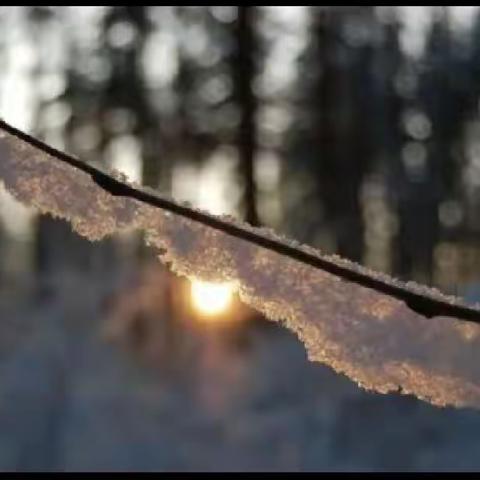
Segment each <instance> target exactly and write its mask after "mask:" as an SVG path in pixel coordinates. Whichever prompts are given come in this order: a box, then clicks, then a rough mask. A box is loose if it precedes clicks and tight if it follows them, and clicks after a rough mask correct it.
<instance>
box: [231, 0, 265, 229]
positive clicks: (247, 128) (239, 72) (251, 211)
mask: <svg viewBox="0 0 480 480" xmlns="http://www.w3.org/2000/svg"><path fill="white" fill-rule="evenodd" d="M254 16H255V10H254V7H250V6H240V7H238V19H237V48H238V51H237V58H236V62H235V65H234V68H235V72H234V78H235V81H236V87H237V95H238V102H239V104H240V108H241V112H242V116H241V120H240V126H239V133H238V151H239V155H240V172H241V175H242V177H243V181H244V186H245V193H244V197H243V206H244V211H245V219H246V221H247V222H249V223H250V224H252V225H258V224H259V219H258V212H257V202H256V197H257V193H256V186H255V172H254V156H255V150H256V128H255V112H256V107H257V105H256V103H257V102H256V98H255V95H254V93H253V90H252V80H253V77H254V74H255V67H254V59H253V50H254V46H253V43H254V41H253V21H254Z"/></svg>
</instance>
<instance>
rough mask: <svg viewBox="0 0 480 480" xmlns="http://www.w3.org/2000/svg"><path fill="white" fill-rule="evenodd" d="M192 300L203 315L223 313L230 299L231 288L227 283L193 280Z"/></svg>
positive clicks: (231, 294)
mask: <svg viewBox="0 0 480 480" xmlns="http://www.w3.org/2000/svg"><path fill="white" fill-rule="evenodd" d="M191 294H192V301H193V304H194V306H195V308H196V309H197V310H198V311H199V312H200V313H202V314H204V315H209V316H210V315H211V316H213V315H219V314H221V313H224V312H225V311H226V310H227V309H228V307H229V306H230V303H231V301H232V296H233V288H232V285H230V284H229V283H211V282H202V281H200V280H193V281H192V285H191Z"/></svg>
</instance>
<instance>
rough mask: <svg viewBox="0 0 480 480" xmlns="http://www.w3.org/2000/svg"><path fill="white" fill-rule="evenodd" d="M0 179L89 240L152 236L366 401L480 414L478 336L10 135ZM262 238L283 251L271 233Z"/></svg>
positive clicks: (166, 258) (169, 259) (180, 265)
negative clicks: (386, 396) (114, 189)
mask: <svg viewBox="0 0 480 480" xmlns="http://www.w3.org/2000/svg"><path fill="white" fill-rule="evenodd" d="M115 175H117V174H115ZM116 178H117V179H121V178H122V177H119V176H117V177H116ZM0 179H1V180H2V181H3V183H4V185H5V187H6V188H7V190H8V191H9V192H10V193H11V194H12V195H14V196H15V197H16V198H17V199H18V200H20V201H22V202H24V203H26V204H28V205H31V206H33V207H35V208H37V209H38V210H39V211H40V212H42V213H49V214H51V215H54V216H56V217H60V218H63V219H65V220H67V221H69V222H70V223H71V224H72V227H73V229H74V230H75V231H76V232H78V233H79V234H80V235H83V236H84V237H87V238H88V239H90V240H100V239H102V238H104V237H105V236H106V235H111V234H113V233H114V232H117V231H120V230H126V229H141V230H143V231H144V232H145V234H146V240H147V242H148V244H149V245H151V246H152V247H154V248H157V249H159V250H160V251H161V252H162V253H161V254H160V259H161V260H162V261H163V262H166V263H167V264H168V265H169V266H170V267H171V268H172V270H173V271H174V272H176V273H177V274H180V275H185V276H188V277H198V278H201V279H203V280H210V281H220V280H221V281H229V282H231V283H233V284H234V285H236V288H237V290H238V292H239V295H240V298H241V299H242V300H243V301H244V302H245V303H247V304H249V305H251V306H252V307H253V308H255V309H256V310H258V311H260V312H262V313H263V314H264V315H265V316H266V317H267V318H269V319H271V320H275V321H282V323H283V324H285V325H286V326H287V327H288V328H289V329H291V330H293V331H294V332H295V333H296V334H297V335H298V337H299V338H300V340H301V341H302V342H303V343H304V344H305V346H306V349H307V351H308V356H309V358H310V360H312V361H319V362H322V363H325V364H327V365H330V366H331V367H332V368H334V369H335V370H336V371H337V372H341V373H344V374H346V375H347V376H348V377H350V378H351V379H352V380H354V381H356V382H357V383H358V384H359V385H361V386H362V387H364V388H366V389H369V390H375V391H377V392H381V393H387V392H391V391H401V392H402V393H410V394H414V395H416V396H417V397H418V398H421V399H423V400H427V401H429V402H431V403H433V404H436V405H456V406H470V407H480V325H477V324H474V323H471V322H467V321H464V320H459V319H452V318H451V317H444V316H435V317H434V318H426V317H425V316H423V315H422V314H421V313H417V312H416V311H414V310H412V309H411V308H409V307H408V306H407V304H406V303H405V302H404V301H402V300H400V299H398V298H395V297H393V296H391V295H388V294H386V293H384V292H383V293H382V292H381V291H378V290H376V289H374V288H367V287H365V286H362V285H359V284H358V283H355V282H352V281H347V280H345V279H342V278H340V277H339V276H336V275H334V274H332V273H328V272H327V271H324V270H321V269H318V268H315V267H314V266H311V265H308V264H305V263H303V262H301V261H298V260H295V259H292V258H289V257H288V256H285V255H282V254H281V253H277V252H275V251H272V250H270V249H267V248H264V247H260V246H258V245H255V244H252V243H251V242H249V241H247V240H243V239H240V238H236V237H235V236H232V235H229V234H227V233H225V232H223V231H221V230H218V229H214V228H212V227H210V226H207V225H203V224H202V223H199V222H196V221H194V220H191V219H188V218H184V217H182V216H179V215H177V214H174V213H173V214H172V213H171V212H166V211H164V210H162V209H161V208H157V207H154V206H152V205H149V204H148V203H145V202H142V201H140V200H137V199H134V198H130V197H126V196H121V195H112V194H110V193H109V192H108V191H107V190H106V189H104V188H102V187H101V186H100V185H99V184H98V183H96V182H95V181H94V180H93V179H92V177H91V175H89V174H88V173H85V172H84V171H81V170H80V169H78V168H76V167H75V166H72V165H69V164H67V163H65V162H62V161H58V159H57V158H54V155H53V154H52V155H51V154H49V153H47V152H46V151H44V150H42V149H40V148H38V147H37V146H34V145H32V144H31V143H30V142H28V141H26V140H25V139H22V138H19V137H18V136H17V135H14V134H12V133H11V132H9V131H7V130H3V129H0ZM225 221H226V222H230V223H232V224H234V221H233V220H230V219H225ZM236 225H237V226H240V227H242V228H244V229H245V230H249V231H257V230H256V229H254V228H253V227H251V226H248V225H243V224H239V223H237V224H236ZM258 233H259V235H263V236H264V237H265V238H276V239H277V240H278V239H279V237H277V236H276V235H275V234H274V233H273V232H270V231H263V232H258ZM280 240H281V241H284V242H288V241H287V240H283V239H280ZM292 245H295V246H296V245H298V244H296V243H293V244H292ZM299 248H300V249H301V250H302V251H304V252H307V253H310V254H312V255H315V256H317V257H318V258H322V259H325V260H328V261H329V262H334V263H335V264H337V265H340V266H342V265H343V266H345V267H348V268H349V269H352V270H353V271H358V272H361V273H362V274H364V275H368V276H371V278H372V279H379V280H381V281H383V282H385V283H386V284H388V285H401V286H402V288H405V289H406V290H409V291H413V292H417V293H419V294H421V295H424V296H425V297H429V298H432V299H435V300H438V301H441V302H445V304H452V305H455V304H458V300H456V299H454V298H450V297H445V296H442V295H441V294H440V293H439V292H437V291H435V290H433V289H428V288H427V287H423V286H418V285H415V284H412V285H403V284H400V283H399V282H397V281H395V280H394V279H391V278H389V277H387V276H385V275H382V274H378V273H375V272H370V271H368V270H366V269H363V267H360V266H358V265H355V264H352V263H351V262H348V261H346V260H343V259H340V258H338V257H323V256H322V255H321V254H320V253H319V252H318V251H316V250H314V249H312V248H311V247H306V246H302V247H299Z"/></svg>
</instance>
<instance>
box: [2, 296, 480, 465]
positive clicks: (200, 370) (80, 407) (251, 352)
mask: <svg viewBox="0 0 480 480" xmlns="http://www.w3.org/2000/svg"><path fill="white" fill-rule="evenodd" d="M87 290H88V289H87ZM93 290H94V289H92V291H93ZM81 293H82V295H77V297H74V300H72V298H69V299H68V301H64V300H59V299H58V298H57V299H55V298H54V297H53V298H51V299H50V300H44V301H43V302H42V303H40V304H35V305H33V304H32V305H25V304H23V305H22V304H21V302H13V301H7V302H3V303H1V305H2V306H1V307H0V313H1V319H2V323H1V325H0V328H1V329H2V330H1V331H2V335H0V352H1V353H0V379H1V380H0V469H1V470H202V471H216V470H307V471H308V470H431V469H435V470H439V469H442V470H443V469H448V470H471V469H479V468H480V443H479V442H478V441H477V435H478V433H477V432H478V431H479V429H480V413H477V412H474V411H465V410H464V411H460V410H454V409H439V408H435V407H431V406H429V405H427V404H425V403H422V402H420V401H417V400H415V399H413V398H410V397H401V396H396V395H388V396H383V395H376V394H369V393H366V392H364V391H361V390H360V389H358V388H357V387H356V386H355V385H354V384H353V383H351V382H350V381H349V380H347V379H346V378H343V377H342V376H339V375H336V374H334V373H333V372H332V371H331V370H330V369H328V368H325V367H322V366H321V365H317V364H312V363H309V362H308V361H307V359H306V356H305V351H304V348H303V346H302V345H301V344H300V343H299V342H298V341H297V340H296V338H295V337H294V336H293V335H291V334H290V333H288V332H287V331H286V330H284V329H282V328H280V327H277V326H275V325H273V324H271V323H270V322H266V321H265V322H263V321H260V322H257V323H254V324H253V325H252V326H251V327H250V328H249V329H248V330H247V331H246V333H244V335H243V337H242V340H241V341H237V342H232V341H231V339H230V340H229V341H227V340H225V338H223V337H222V336H218V335H217V336H215V335H210V336H206V337H203V338H202V339H201V342H200V341H199V345H200V347H199V348H197V349H196V350H195V353H194V354H192V356H191V357H189V358H188V361H185V362H183V363H181V367H179V368H177V369H176V370H174V371H171V370H169V369H168V368H162V366H159V368H153V367H152V366H151V365H150V366H146V364H145V363H143V362H142V361H140V360H138V359H137V358H136V357H135V355H133V354H132V353H131V352H128V351H127V350H125V349H124V348H122V347H120V346H119V345H117V344H115V343H112V342H108V341H106V340H105V338H104V336H103V335H102V325H103V323H102V318H101V315H100V314H99V311H101V308H100V304H101V301H102V300H101V298H97V297H96V296H95V295H91V296H90V297H89V296H88V294H87V293H88V292H87V291H86V290H85V289H84V290H83V291H82V292H81ZM75 298H76V300H75ZM163 367H164V366H163Z"/></svg>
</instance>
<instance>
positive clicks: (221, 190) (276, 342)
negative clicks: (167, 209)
mask: <svg viewBox="0 0 480 480" xmlns="http://www.w3.org/2000/svg"><path fill="white" fill-rule="evenodd" d="M0 65H2V68H1V70H0V115H1V116H2V117H3V118H4V119H5V120H6V121H7V122H9V123H11V124H13V125H14V126H16V127H18V128H20V129H22V130H25V131H27V132H29V133H31V134H33V135H35V136H38V137H39V138H42V139H43V140H45V141H46V142H47V143H49V144H51V145H53V146H55V147H57V148H60V149H62V150H66V151H68V152H70V153H73V154H76V155H77V156H79V157H81V158H82V159H84V160H86V161H92V162H101V163H103V164H106V165H109V166H111V167H113V168H116V169H118V170H121V171H122V172H124V173H125V174H127V176H128V177H129V178H130V179H131V180H133V181H138V182H141V183H143V184H146V185H149V186H152V187H155V188H158V189H159V190H160V191H161V192H163V193H166V194H170V195H171V196H173V197H174V198H176V199H178V200H184V201H188V202H190V203H191V204H192V205H194V206H196V207H201V208H204V209H206V210H208V211H210V212H212V213H215V214H221V213H225V214H231V215H234V216H236V217H238V218H242V219H245V220H247V221H248V222H250V223H252V224H254V225H264V226H268V227H273V228H275V229H276V230H278V231H279V232H281V233H285V234H287V235H289V236H291V237H293V238H296V239H297V240H299V241H301V242H304V243H308V244H310V245H313V246H316V247H318V248H320V249H321V250H322V251H324V252H328V253H339V254H340V255H342V256H345V257H348V258H349V259H352V260H355V261H359V262H361V263H363V264H364V265H367V266H370V267H372V268H374V269H377V270H381V271H384V272H387V273H391V274H394V275H395V276H398V277H400V278H402V279H405V280H417V281H420V282H424V283H427V284H429V285H434V286H437V287H439V288H441V289H442V290H443V291H445V292H448V293H456V294H458V295H461V296H463V297H464V298H465V299H466V300H467V301H478V300H480V216H479V215H478V209H479V206H480V116H479V108H480V103H479V100H480V9H478V8H477V7H373V6H372V7H365V6H362V7H247V6H241V7H233V6H221V7H220V6H219V7H206V6H201V7H182V6H178V7H150V6H149V7H143V6H134V7H123V6H122V7H120V6H111V7H73V6H72V7H40V6H38V7H0ZM0 312H1V315H2V323H3V325H2V327H1V331H2V335H1V339H0V344H1V345H0V359H1V362H0V370H1V371H2V372H3V373H2V374H1V375H2V376H0V378H2V380H1V381H0V384H2V385H1V388H0V395H1V396H2V397H3V398H4V401H3V403H2V402H0V404H2V406H0V445H1V449H0V450H1V451H0V468H6V469H9V468H16V469H35V468H40V469H63V468H72V469H89V468H101V469H204V470H218V469H235V470H238V469H267V470H270V469H273V470H275V469H289V470H312V469H313V470H314V469H333V470H338V469H341V470H345V469H442V468H443V469H445V468H446V469H471V468H479V467H480V455H479V454H480V446H478V445H476V443H478V442H475V438H476V432H477V431H478V428H479V427H480V417H479V416H478V414H476V413H475V412H465V411H461V412H457V411H453V410H450V409H446V410H440V409H436V408H433V407H430V406H428V405H425V404H423V403H421V402H418V401H416V400H414V399H412V398H405V397H401V398H400V397H397V396H378V395H373V394H368V393H366V392H363V391H360V390H359V389H358V388H356V386H355V385H353V384H352V383H350V382H348V381H347V380H345V379H344V378H341V377H339V376H336V375H334V374H333V373H332V372H331V371H330V370H329V369H327V368H325V367H322V366H319V365H312V364H309V363H308V362H307V360H306V358H305V353H304V350H303V347H302V346H301V345H300V344H299V343H298V342H297V340H296V339H295V338H294V337H293V336H292V335H290V334H289V333H288V332H285V331H283V330H282V329H280V328H278V327H277V326H275V325H273V324H271V323H269V322H266V321H265V320H263V319H262V318H260V317H259V316H258V315H256V314H254V312H251V311H249V310H248V309H246V308H245V307H242V306H241V305H239V304H238V302H235V303H234V304H232V306H231V307H230V310H229V311H227V312H226V313H225V314H224V318H223V319H222V321H218V322H216V321H207V322H203V321H202V320H201V319H200V318H199V314H198V312H196V311H195V309H194V306H192V305H191V299H190V297H189V293H188V285H187V282H186V281H184V280H179V279H176V278H174V277H173V276H172V275H170V274H168V273H167V272H166V271H164V269H163V268H162V267H161V266H160V265H159V264H158V262H156V261H155V260H154V252H149V251H147V250H146V249H145V248H144V247H142V242H141V239H140V238H138V236H137V235H135V234H125V235H121V236H118V237H115V238H113V239H109V240H107V241H105V242H102V243H99V244H90V243H88V242H86V241H85V240H82V239H81V238H79V237H78V236H76V235H75V234H73V233H72V232H71V229H70V227H69V226H68V225H66V224H64V223H62V222H58V221H56V220H53V219H51V218H47V217H41V218H40V217H37V216H35V215H34V214H33V213H32V212H31V211H30V210H28V209H26V208H24V207H22V206H21V205H19V204H18V203H16V202H15V201H13V200H12V199H11V198H10V197H9V196H8V195H7V194H6V193H5V192H4V191H3V190H2V191H0ZM104 327H106V328H104ZM105 335H106V337H107V338H108V339H109V341H105ZM112 338H114V339H116V340H119V339H120V340H121V341H120V343H122V342H123V343H124V344H126V345H127V346H128V347H127V349H126V350H128V351H129V352H130V353H128V354H126V353H124V350H125V349H123V347H122V348H118V343H119V342H118V341H115V342H113V343H112V342H110V340H111V339H112ZM130 347H132V348H130ZM130 350H132V351H133V352H136V353H134V354H132V352H131V351H130ZM122 352H123V353H122ZM139 352H140V353H141V354H142V355H140V356H141V357H142V358H143V360H142V361H141V362H140V363H138V362H137V359H138V357H139V356H138V355H137V353H139ZM145 359H147V361H146V362H145V361H144V360H145ZM15 419H18V421H17V420H15ZM21 419H24V420H23V423H22V421H21Z"/></svg>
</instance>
